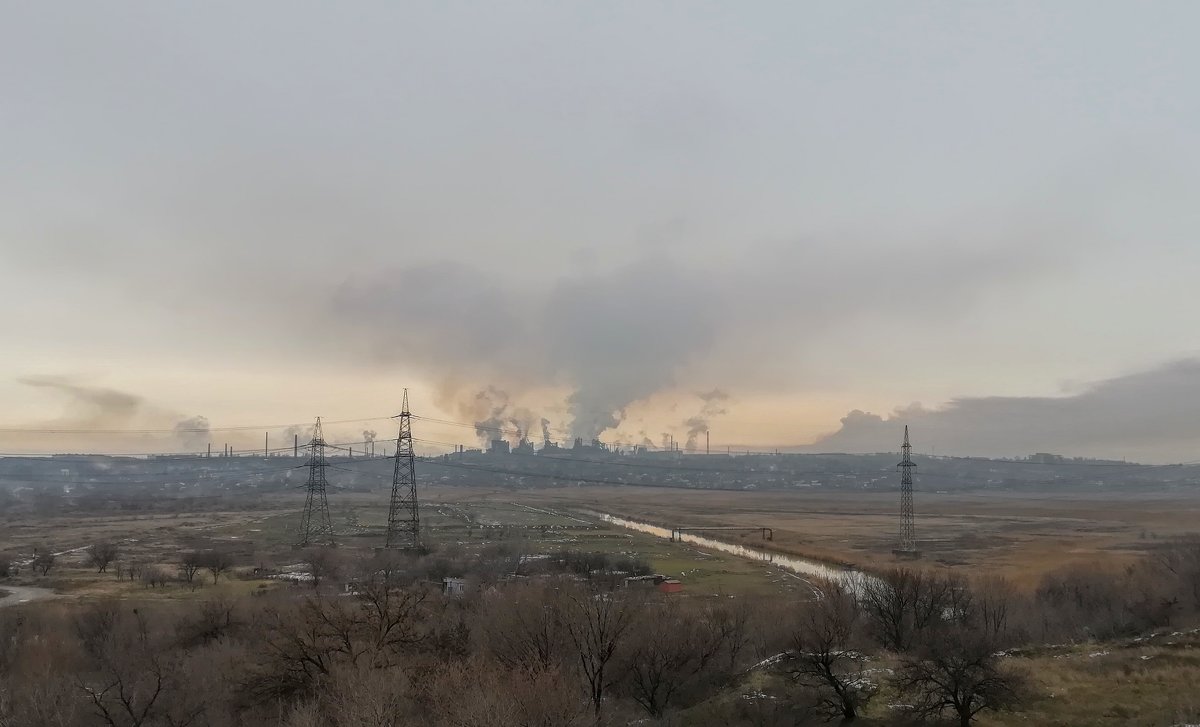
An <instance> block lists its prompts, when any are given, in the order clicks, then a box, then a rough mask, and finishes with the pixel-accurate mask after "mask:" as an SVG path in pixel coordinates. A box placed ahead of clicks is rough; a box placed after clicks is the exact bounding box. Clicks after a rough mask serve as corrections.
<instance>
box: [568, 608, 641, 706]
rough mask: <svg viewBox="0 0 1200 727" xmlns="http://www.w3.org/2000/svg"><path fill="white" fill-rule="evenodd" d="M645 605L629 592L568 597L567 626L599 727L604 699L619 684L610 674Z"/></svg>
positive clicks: (613, 675) (614, 676)
mask: <svg viewBox="0 0 1200 727" xmlns="http://www.w3.org/2000/svg"><path fill="white" fill-rule="evenodd" d="M643 603H644V601H643V600H642V599H640V598H638V597H636V596H633V595H630V594H629V593H627V592H620V591H600V590H596V589H595V588H579V589H575V590H573V591H571V592H570V593H568V594H567V603H566V613H565V614H564V615H565V617H566V618H565V623H566V627H567V634H568V635H569V636H570V639H571V644H572V646H573V650H574V652H575V655H576V657H577V658H578V659H579V667H580V671H581V672H582V674H583V678H584V681H585V682H586V684H587V688H588V698H589V699H590V701H591V703H592V710H593V713H594V714H595V718H596V722H597V724H598V723H599V722H600V719H601V714H602V709H603V704H604V695H605V693H606V692H607V691H608V689H609V687H611V686H612V684H613V682H614V681H615V680H616V675H615V674H613V673H612V671H610V667H611V666H612V665H613V661H614V659H615V658H616V657H617V655H618V650H619V649H620V648H621V647H623V646H625V645H626V642H627V637H628V636H629V633H630V628H631V627H632V626H633V623H634V621H635V619H636V618H637V616H638V615H639V614H640V613H641V610H642V606H643Z"/></svg>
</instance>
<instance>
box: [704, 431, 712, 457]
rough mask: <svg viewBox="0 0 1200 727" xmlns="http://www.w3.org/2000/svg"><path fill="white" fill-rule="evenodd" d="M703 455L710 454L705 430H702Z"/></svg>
mask: <svg viewBox="0 0 1200 727" xmlns="http://www.w3.org/2000/svg"><path fill="white" fill-rule="evenodd" d="M704 453H705V454H712V453H711V452H709V451H708V430H707V429H705V430H704Z"/></svg>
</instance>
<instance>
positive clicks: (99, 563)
mask: <svg viewBox="0 0 1200 727" xmlns="http://www.w3.org/2000/svg"><path fill="white" fill-rule="evenodd" d="M120 555H121V549H120V548H119V547H118V546H117V544H116V543H113V542H102V543H94V544H92V545H90V546H88V549H87V557H88V563H91V564H92V565H93V566H95V567H96V572H97V573H103V572H105V571H106V570H108V566H109V565H110V564H111V563H112V562H113V561H114V560H116V559H117V558H118V557H119V556H120Z"/></svg>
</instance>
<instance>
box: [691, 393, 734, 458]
mask: <svg viewBox="0 0 1200 727" xmlns="http://www.w3.org/2000/svg"><path fill="white" fill-rule="evenodd" d="M696 396H697V397H699V398H700V401H702V402H704V403H703V405H702V406H701V407H700V412H699V413H698V414H696V415H695V416H693V417H688V418H687V419H685V420H684V422H683V426H685V427H687V443H686V444H685V445H684V447H685V448H686V449H687V451H689V452H695V451H696V450H697V449H698V448H699V444H698V443H697V440H698V439H699V438H700V435H701V434H704V433H705V432H707V431H708V430H709V423H710V422H711V420H712V418H713V417H717V416H721V415H722V414H725V413H726V409H725V407H724V403H725V402H726V401H728V400H729V394H727V393H725V392H724V391H721V390H720V389H713V390H712V391H704V392H700V393H698V394H696Z"/></svg>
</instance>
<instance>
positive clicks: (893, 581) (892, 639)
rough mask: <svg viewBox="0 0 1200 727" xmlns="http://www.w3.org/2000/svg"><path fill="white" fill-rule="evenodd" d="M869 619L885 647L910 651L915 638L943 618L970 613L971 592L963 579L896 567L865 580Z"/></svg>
mask: <svg viewBox="0 0 1200 727" xmlns="http://www.w3.org/2000/svg"><path fill="white" fill-rule="evenodd" d="M861 590H862V604H863V609H864V614H865V616H866V617H867V622H868V624H869V626H870V628H871V631H872V632H873V635H874V637H875V639H876V640H877V641H878V642H879V644H880V645H881V646H883V647H884V648H886V649H891V650H892V651H896V652H902V651H906V650H907V649H908V648H909V647H910V646H911V645H912V644H913V642H914V640H915V639H916V638H917V637H918V636H920V635H921V634H923V633H924V632H925V631H927V630H928V629H932V628H937V627H939V626H940V625H941V624H942V622H943V621H945V620H947V619H949V620H961V619H962V618H964V617H965V616H966V614H967V613H968V612H969V608H970V604H969V599H970V591H969V589H967V587H966V583H965V581H964V580H963V579H962V578H959V577H957V576H949V575H947V576H941V575H936V574H934V573H932V572H929V571H923V570H916V569H910V568H893V569H891V570H888V571H885V572H884V573H883V574H881V575H880V576H879V577H878V578H872V579H867V580H864V582H863V583H862V589H861Z"/></svg>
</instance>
